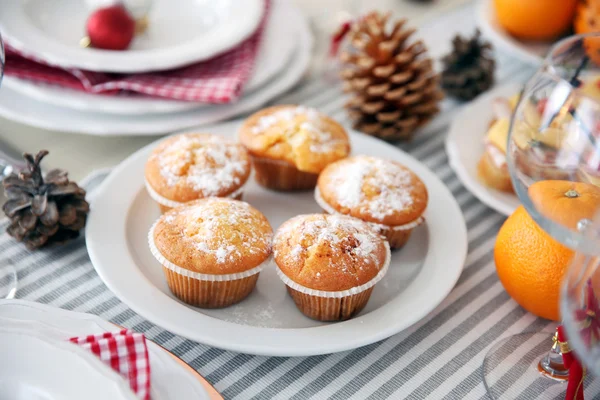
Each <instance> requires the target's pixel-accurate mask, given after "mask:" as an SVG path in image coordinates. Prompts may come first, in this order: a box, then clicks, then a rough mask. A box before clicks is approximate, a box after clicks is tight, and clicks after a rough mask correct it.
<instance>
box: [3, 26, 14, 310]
mask: <svg viewBox="0 0 600 400" xmlns="http://www.w3.org/2000/svg"><path fill="white" fill-rule="evenodd" d="M4 61H5V58H4V43H3V41H2V34H0V87H1V85H2V77H3V76H4ZM16 291H17V272H16V271H15V267H14V266H13V265H12V263H11V262H10V260H8V259H4V260H1V261H0V299H1V298H6V299H12V298H14V297H15V293H16Z"/></svg>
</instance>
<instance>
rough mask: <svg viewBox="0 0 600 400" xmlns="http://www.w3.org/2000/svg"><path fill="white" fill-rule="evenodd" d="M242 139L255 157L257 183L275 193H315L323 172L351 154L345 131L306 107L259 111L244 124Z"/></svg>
mask: <svg viewBox="0 0 600 400" xmlns="http://www.w3.org/2000/svg"><path fill="white" fill-rule="evenodd" d="M239 136H240V142H241V143H242V144H243V145H244V146H245V147H246V149H248V151H249V152H250V155H251V157H252V164H253V166H254V171H255V177H256V181H257V182H258V183H259V184H260V185H261V186H264V187H267V188H270V189H274V190H283V191H292V190H307V189H312V188H314V187H315V184H316V183H317V177H318V175H319V173H320V172H321V171H322V170H323V168H325V167H326V166H327V165H328V164H330V163H332V162H334V161H337V160H339V159H341V158H344V157H346V156H348V154H349V153H350V142H349V139H348V134H347V133H346V131H345V130H344V128H342V126H341V125H340V124H338V123H337V122H335V121H334V120H332V119H331V118H329V117H327V116H325V115H323V114H321V113H319V112H318V111H316V110H314V109H312V108H307V107H303V106H291V105H285V106H275V107H270V108H266V109H264V110H262V111H259V112H257V113H256V114H254V115H252V116H250V117H249V118H248V119H247V120H246V121H245V122H244V124H243V126H242V127H241V129H240V133H239Z"/></svg>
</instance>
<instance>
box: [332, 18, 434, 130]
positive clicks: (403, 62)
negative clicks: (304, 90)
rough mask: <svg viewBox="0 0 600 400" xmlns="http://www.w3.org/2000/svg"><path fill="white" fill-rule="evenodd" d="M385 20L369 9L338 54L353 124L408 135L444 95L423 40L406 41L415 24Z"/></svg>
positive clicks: (420, 124) (432, 111)
mask: <svg viewBox="0 0 600 400" xmlns="http://www.w3.org/2000/svg"><path fill="white" fill-rule="evenodd" d="M389 19H390V14H385V15H382V14H379V13H377V12H373V13H370V14H368V15H367V16H365V17H364V18H363V19H361V20H360V21H358V22H357V23H356V24H354V26H353V28H352V30H351V31H350V32H349V35H350V49H349V51H345V52H343V53H342V54H341V55H340V59H341V61H342V63H343V64H344V69H343V70H342V72H341V77H342V78H343V79H344V81H345V83H344V90H345V91H346V92H347V93H350V94H351V98H350V100H349V101H348V102H347V104H346V109H347V110H348V114H349V116H350V119H351V120H352V123H353V126H354V128H355V129H357V130H359V131H362V132H364V133H367V134H369V135H374V136H377V137H380V138H382V139H385V140H390V141H392V140H400V139H410V138H411V137H412V136H413V134H414V132H415V131H416V130H417V128H419V127H421V126H422V125H424V124H425V123H426V122H428V121H429V120H430V119H431V118H433V116H434V115H435V114H436V113H437V112H438V111H439V107H438V103H439V101H440V99H442V97H443V95H442V92H441V90H440V88H439V79H438V76H437V75H436V74H435V73H434V71H433V62H432V61H431V59H430V58H428V57H427V49H426V48H425V45H424V44H423V42H421V41H420V40H417V41H410V40H409V38H410V37H411V36H412V34H413V33H414V32H415V29H409V28H406V27H405V26H404V25H405V24H406V20H405V19H402V20H399V21H396V22H394V23H389ZM388 25H389V26H388Z"/></svg>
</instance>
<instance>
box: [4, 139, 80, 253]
mask: <svg viewBox="0 0 600 400" xmlns="http://www.w3.org/2000/svg"><path fill="white" fill-rule="evenodd" d="M47 154H48V151H46V150H42V151H40V152H39V153H38V154H37V155H36V156H35V158H34V157H33V156H32V155H31V154H27V153H25V154H23V158H25V161H27V171H24V172H21V173H20V174H18V175H16V174H12V175H10V176H8V177H6V178H5V179H4V181H3V182H2V185H3V186H4V191H5V193H6V196H7V197H8V201H7V202H6V203H4V206H3V207H2V210H3V211H4V213H5V214H6V215H7V216H8V217H9V218H10V220H11V224H10V226H9V227H8V228H7V232H8V234H9V235H11V236H12V237H14V238H15V239H17V241H19V242H24V243H25V245H26V246H27V248H28V249H30V250H33V249H36V248H38V247H42V246H44V245H48V244H51V243H60V242H65V241H67V240H70V239H73V238H76V237H77V236H79V231H80V230H81V229H82V228H83V227H84V226H85V223H86V219H87V214H88V212H89V210H90V206H89V204H88V202H87V201H86V200H85V190H83V189H82V188H80V187H79V186H78V185H77V184H76V183H75V182H70V181H69V179H68V177H67V172H65V171H63V170H60V169H54V170H52V171H50V172H48V174H46V177H45V178H44V177H42V171H41V168H40V162H41V161H42V159H43V158H44V157H45V156H46V155H47Z"/></svg>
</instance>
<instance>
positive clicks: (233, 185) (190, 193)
mask: <svg viewBox="0 0 600 400" xmlns="http://www.w3.org/2000/svg"><path fill="white" fill-rule="evenodd" d="M249 174H250V159H249V156H248V154H247V152H246V150H245V149H244V148H243V147H242V146H241V145H239V144H237V143H234V142H232V141H230V140H227V139H225V138H222V137H220V136H216V135H210V134H182V135H177V136H175V137H173V138H171V139H167V140H166V141H165V142H163V143H162V144H161V145H159V146H158V147H157V148H156V150H154V152H153V153H152V155H151V156H150V159H149V160H148V164H147V168H146V179H147V180H148V181H149V183H150V185H151V186H152V187H153V188H154V189H155V190H156V191H157V192H159V193H160V194H162V195H163V196H164V197H167V198H173V197H177V198H180V197H184V199H181V200H179V201H182V202H184V201H188V200H193V199H196V198H198V197H199V196H200V197H208V196H224V195H227V194H229V193H230V192H233V191H235V190H236V189H237V188H238V187H240V186H241V185H242V184H243V183H244V182H245V181H246V180H247V179H248V176H249ZM163 192H167V194H171V196H168V195H164V194H163Z"/></svg>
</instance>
